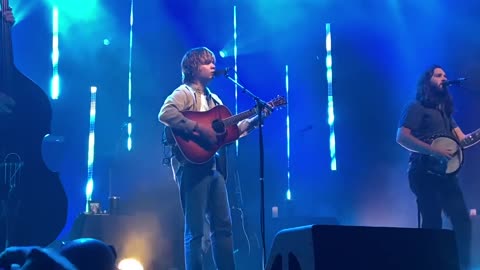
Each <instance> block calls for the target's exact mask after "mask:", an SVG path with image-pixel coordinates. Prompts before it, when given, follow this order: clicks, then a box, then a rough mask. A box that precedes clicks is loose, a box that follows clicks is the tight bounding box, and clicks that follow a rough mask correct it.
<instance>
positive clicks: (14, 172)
mask: <svg viewBox="0 0 480 270" xmlns="http://www.w3.org/2000/svg"><path fill="white" fill-rule="evenodd" d="M7 6H8V2H7V1H6V0H3V1H2V9H3V8H4V7H7ZM3 23H4V24H5V22H3ZM9 30H10V28H9V26H5V25H4V26H3V29H2V43H3V44H2V46H3V47H2V49H3V50H2V59H1V61H2V63H1V64H2V70H1V71H2V72H1V76H0V86H1V87H0V92H2V93H4V94H6V95H8V96H10V97H11V98H12V99H13V100H14V101H15V105H14V106H13V107H12V112H11V113H2V114H0V203H1V204H0V207H1V208H0V212H1V215H0V247H2V249H3V248H5V247H6V246H30V245H38V246H46V245H48V244H50V243H52V242H53V241H54V240H55V239H56V238H57V236H58V235H59V234H60V232H61V231H62V229H63V228H64V226H65V223H66V219H67V207H68V205H67V196H66V194H65V191H64V188H63V185H62V183H61V181H60V178H59V176H58V174H57V173H56V172H52V171H50V170H49V169H48V167H47V166H46V164H45V163H44V160H43V157H42V142H43V139H44V137H45V136H46V135H47V134H49V133H50V125H51V118H52V109H51V104H50V100H49V98H48V96H47V95H46V94H45V93H44V91H43V90H42V89H41V88H40V87H39V86H38V85H36V84H35V83H34V82H33V81H31V80H30V79H29V78H27V77H26V76H25V75H23V74H22V73H21V72H20V71H18V70H17V68H16V67H15V65H13V58H12V52H11V44H9V43H10V42H11V40H9V38H10V32H9Z"/></svg>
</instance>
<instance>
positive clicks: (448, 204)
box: [408, 169, 472, 269]
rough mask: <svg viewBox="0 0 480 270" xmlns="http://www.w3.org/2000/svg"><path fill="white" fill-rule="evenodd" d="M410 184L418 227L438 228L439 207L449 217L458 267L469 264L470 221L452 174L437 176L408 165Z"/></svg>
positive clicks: (466, 267)
mask: <svg viewBox="0 0 480 270" xmlns="http://www.w3.org/2000/svg"><path fill="white" fill-rule="evenodd" d="M408 177H409V181H410V188H411V189H412V191H413V193H415V195H416V196H417V204H418V208H419V210H420V214H421V216H422V228H429V229H441V228H442V211H443V212H444V213H445V214H446V216H448V217H449V219H450V221H451V223H452V226H453V230H454V232H455V237H456V240H457V250H458V256H459V261H460V265H461V267H462V269H468V267H469V266H470V248H471V235H472V225H471V220H470V216H469V213H468V210H467V207H466V205H465V200H464V198H463V194H462V191H461V189H460V186H459V185H458V179H457V177H456V176H438V175H434V174H430V173H428V172H426V171H424V170H420V169H411V170H410V171H409V174H408Z"/></svg>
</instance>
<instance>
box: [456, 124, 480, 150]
mask: <svg viewBox="0 0 480 270" xmlns="http://www.w3.org/2000/svg"><path fill="white" fill-rule="evenodd" d="M479 141H480V128H479V129H477V130H475V131H474V132H472V133H470V134H467V135H466V136H465V138H464V139H463V140H462V141H461V142H460V145H461V146H462V147H463V148H465V149H466V148H469V147H471V146H474V145H475V144H477V143H478V142H479Z"/></svg>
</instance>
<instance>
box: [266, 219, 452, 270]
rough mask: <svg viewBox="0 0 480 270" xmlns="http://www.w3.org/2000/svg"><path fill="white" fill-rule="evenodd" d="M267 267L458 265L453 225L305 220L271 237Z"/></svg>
mask: <svg viewBox="0 0 480 270" xmlns="http://www.w3.org/2000/svg"><path fill="white" fill-rule="evenodd" d="M266 269H267V270H320V269H325V270H352V269H368V270H377V269H378V270H380V269H381V270H387V269H388V270H397V269H398V270H407V269H408V270H420V269H421V270H426V269H435V270H459V269H460V267H459V264H458V255H457V249H456V244H455V237H454V233H453V231H450V230H433V229H432V230H430V229H416V228H415V229H414V228H385V227H361V226H335V225H308V226H302V227H295V228H290V229H285V230H282V231H280V232H278V233H277V235H276V236H275V239H274V241H273V245H272V249H271V251H270V256H269V258H268V261H267V267H266Z"/></svg>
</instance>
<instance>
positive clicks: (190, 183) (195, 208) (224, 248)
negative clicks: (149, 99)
mask: <svg viewBox="0 0 480 270" xmlns="http://www.w3.org/2000/svg"><path fill="white" fill-rule="evenodd" d="M181 69H182V77H183V84H181V85H180V86H179V87H178V88H177V89H175V90H174V91H173V92H172V93H171V94H170V95H169V96H168V97H167V99H166V100H165V102H164V104H163V106H162V108H161V109H160V113H159V115H158V118H159V121H160V122H162V123H163V124H165V125H166V126H168V127H170V128H172V129H174V130H177V131H180V132H181V133H183V134H185V135H186V136H188V137H190V138H192V139H193V140H199V141H201V142H202V143H203V145H206V146H207V147H208V146H209V145H215V144H216V142H217V134H216V132H215V131H214V130H213V129H212V127H211V126H208V125H205V124H204V123H202V122H199V121H194V120H191V119H189V118H187V117H185V116H184V115H183V114H182V113H181V112H183V111H199V112H201V111H208V110H210V109H212V108H214V107H215V106H217V105H221V104H222V101H221V100H220V98H219V97H218V96H217V95H216V94H214V93H212V92H211V91H210V89H208V88H207V84H208V83H209V82H210V81H211V80H212V79H213V77H214V75H215V55H214V54H213V52H212V51H211V50H209V49H208V48H205V47H198V48H193V49H190V50H189V51H187V52H186V53H185V55H184V56H183V59H182V61H181ZM256 119H257V118H256V117H252V118H248V119H245V120H243V121H241V122H240V123H238V128H239V133H240V134H241V135H245V134H247V133H248V132H249V131H250V130H253V129H254V127H255V125H257V123H258V121H257V120H256ZM177 150H178V149H177ZM219 152H222V151H219ZM174 153H175V154H174V156H173V157H172V159H171V164H172V169H173V171H174V178H175V179H176V181H177V183H178V186H179V189H180V199H181V203H182V208H183V213H184V217H185V230H184V237H185V265H186V269H187V270H191V269H202V264H203V254H204V250H202V239H204V237H209V236H207V235H204V233H205V230H204V225H205V224H209V226H210V228H209V229H210V231H211V236H212V247H213V255H214V259H215V264H216V266H217V268H218V269H225V270H226V269H235V263H234V255H233V240H232V239H233V238H232V222H231V216H230V210H229V202H228V198H227V190H226V184H225V178H226V162H219V160H222V159H218V158H216V157H212V158H211V159H210V160H208V161H207V162H205V163H202V164H193V163H190V162H188V161H187V160H185V159H184V158H182V157H181V153H180V152H179V151H174ZM223 160H224V159H223ZM205 217H207V219H208V222H207V223H205ZM207 231H208V230H207Z"/></svg>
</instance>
